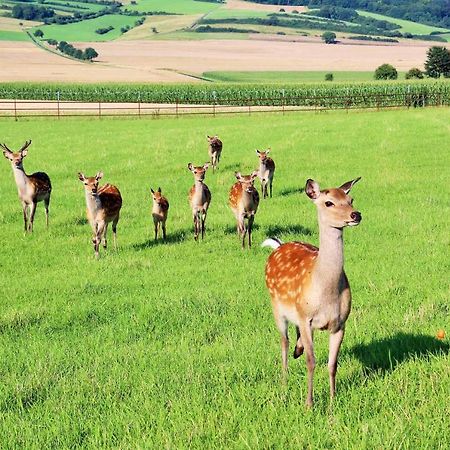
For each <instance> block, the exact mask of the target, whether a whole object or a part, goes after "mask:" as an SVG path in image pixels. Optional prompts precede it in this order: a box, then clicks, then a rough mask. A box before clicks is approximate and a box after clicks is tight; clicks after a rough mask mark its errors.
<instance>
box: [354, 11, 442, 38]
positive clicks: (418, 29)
mask: <svg viewBox="0 0 450 450" xmlns="http://www.w3.org/2000/svg"><path fill="white" fill-rule="evenodd" d="M358 14H360V15H361V16H367V17H373V18H374V19H378V20H387V21H388V22H393V23H396V24H398V25H400V26H401V28H400V30H399V31H401V32H403V33H412V34H430V33H431V32H432V31H448V30H446V29H445V28H439V27H432V26H430V25H424V24H422V23H417V22H411V21H410V20H402V19H396V18H394V17H389V16H383V15H382V14H375V13H371V12H367V11H359V10H358Z"/></svg>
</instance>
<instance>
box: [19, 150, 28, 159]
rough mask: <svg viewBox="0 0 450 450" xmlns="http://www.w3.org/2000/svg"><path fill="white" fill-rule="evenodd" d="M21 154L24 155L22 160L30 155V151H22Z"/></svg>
mask: <svg viewBox="0 0 450 450" xmlns="http://www.w3.org/2000/svg"><path fill="white" fill-rule="evenodd" d="M20 154H21V155H22V158H25V156H27V155H28V150H22V151H21V152H20Z"/></svg>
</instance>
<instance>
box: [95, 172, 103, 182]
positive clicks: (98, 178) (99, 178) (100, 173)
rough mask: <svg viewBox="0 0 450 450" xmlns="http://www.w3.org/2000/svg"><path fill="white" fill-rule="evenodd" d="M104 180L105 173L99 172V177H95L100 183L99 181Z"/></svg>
mask: <svg viewBox="0 0 450 450" xmlns="http://www.w3.org/2000/svg"><path fill="white" fill-rule="evenodd" d="M102 178H103V172H97V175H95V179H96V180H97V181H98V180H101V179H102Z"/></svg>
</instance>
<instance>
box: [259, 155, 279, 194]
mask: <svg viewBox="0 0 450 450" xmlns="http://www.w3.org/2000/svg"><path fill="white" fill-rule="evenodd" d="M269 152H270V149H267V150H266V151H265V152H261V151H259V150H256V155H257V156H258V158H259V173H258V176H259V179H260V180H261V192H262V195H263V198H266V197H268V194H267V184H269V188H270V198H272V183H273V175H274V173H275V163H274V162H273V159H272V158H269V157H268V156H267V155H268V154H269Z"/></svg>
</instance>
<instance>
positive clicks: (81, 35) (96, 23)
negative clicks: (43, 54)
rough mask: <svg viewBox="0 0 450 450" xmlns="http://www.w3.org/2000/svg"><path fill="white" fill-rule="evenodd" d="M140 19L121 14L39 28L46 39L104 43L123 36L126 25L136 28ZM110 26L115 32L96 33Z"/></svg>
mask: <svg viewBox="0 0 450 450" xmlns="http://www.w3.org/2000/svg"><path fill="white" fill-rule="evenodd" d="M138 19H139V17H133V16H124V15H119V14H109V15H106V16H101V17H97V18H96V19H89V20H83V21H82V22H75V23H69V24H67V25H58V24H52V25H44V26H39V27H37V28H39V29H40V30H42V31H43V32H44V39H50V38H51V39H56V40H57V41H62V40H64V41H68V42H103V41H111V40H113V39H116V38H118V37H119V36H121V35H122V33H121V31H120V29H121V28H122V27H124V26H126V25H130V26H131V27H132V26H134V23H135V22H136V20H138ZM109 25H111V26H113V27H114V30H111V31H109V32H108V33H106V34H98V33H96V32H95V30H97V29H98V28H105V27H108V26H109Z"/></svg>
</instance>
